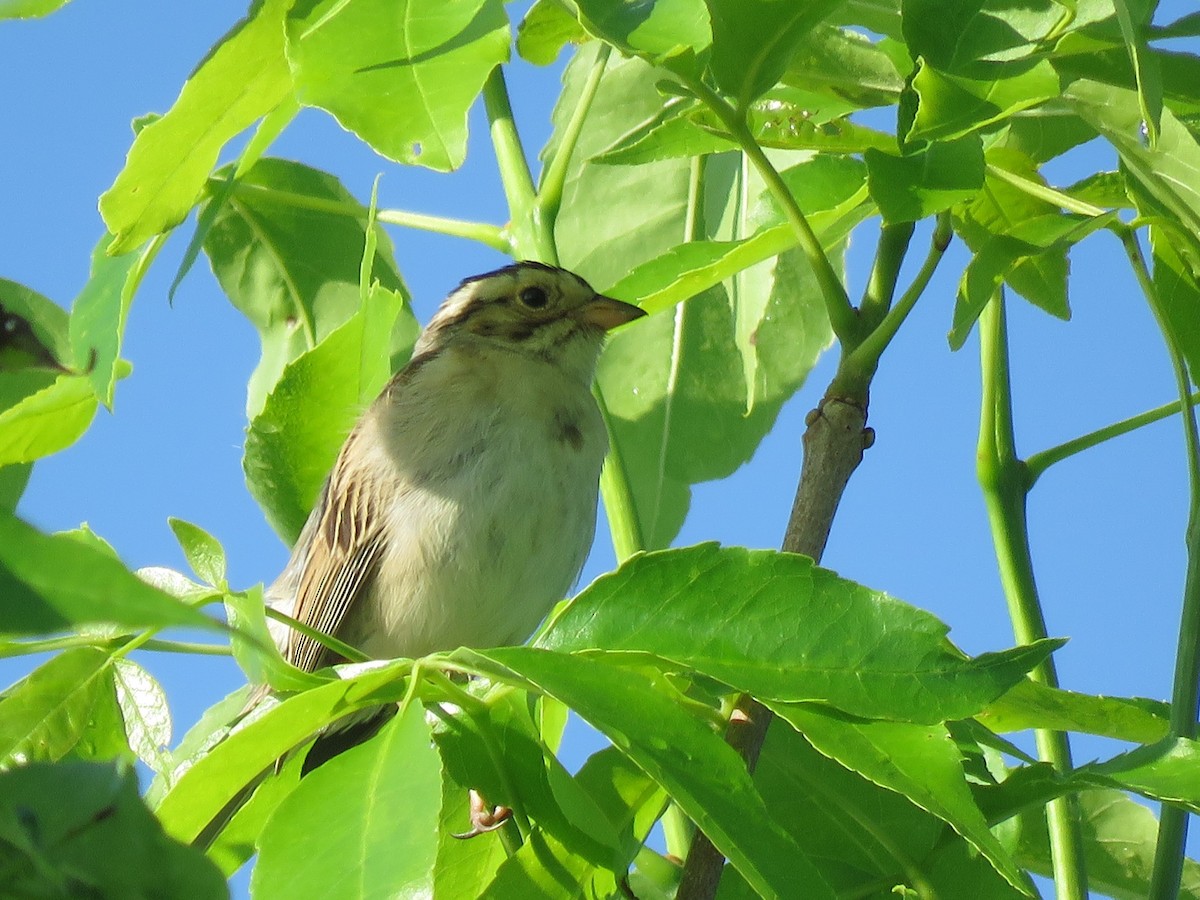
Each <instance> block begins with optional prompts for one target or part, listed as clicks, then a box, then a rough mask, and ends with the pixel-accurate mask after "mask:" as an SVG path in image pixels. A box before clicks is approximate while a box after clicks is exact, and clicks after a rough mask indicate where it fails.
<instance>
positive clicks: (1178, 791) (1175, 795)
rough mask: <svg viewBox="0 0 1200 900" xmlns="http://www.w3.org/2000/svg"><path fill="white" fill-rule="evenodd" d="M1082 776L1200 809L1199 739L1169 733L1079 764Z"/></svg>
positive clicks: (1190, 808)
mask: <svg viewBox="0 0 1200 900" xmlns="http://www.w3.org/2000/svg"><path fill="white" fill-rule="evenodd" d="M1077 772H1078V773H1079V774H1080V775H1081V776H1084V777H1087V778H1092V777H1093V776H1097V775H1098V776H1101V777H1102V778H1103V779H1104V780H1105V781H1108V782H1110V783H1111V784H1112V785H1113V786H1114V787H1121V788H1124V789H1125V790H1129V791H1134V792H1135V793H1138V794H1142V795H1144V796H1146V797H1150V798H1151V799H1153V800H1160V801H1163V802H1165V803H1174V804H1176V805H1178V806H1182V807H1184V808H1185V809H1188V810H1191V811H1192V812H1200V743H1197V742H1196V741H1192V740H1188V739H1187V738H1181V737H1168V738H1164V739H1163V740H1161V741H1159V742H1158V743H1157V744H1151V745H1150V746H1148V747H1138V748H1137V749H1136V750H1130V751H1129V752H1128V753H1122V754H1120V755H1118V756H1114V757H1113V758H1112V759H1110V760H1108V761H1107V762H1103V763H1093V764H1092V765H1088V766H1081V767H1080V768H1079V769H1078V770H1077Z"/></svg>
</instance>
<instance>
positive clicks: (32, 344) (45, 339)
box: [0, 278, 70, 375]
mask: <svg viewBox="0 0 1200 900" xmlns="http://www.w3.org/2000/svg"><path fill="white" fill-rule="evenodd" d="M0 315H3V316H16V317H17V319H18V320H20V324H18V325H17V326H16V329H15V330H9V328H5V330H4V333H3V334H2V335H0V375H2V374H3V373H5V372H12V371H16V370H18V369H22V368H27V367H33V368H48V369H51V370H54V369H58V368H60V367H61V365H62V360H65V359H68V358H69V356H70V354H69V350H70V344H69V342H68V339H67V314H66V313H65V312H63V310H62V308H61V307H59V306H58V304H56V303H54V302H53V301H52V300H48V299H47V298H45V297H43V296H42V295H41V294H39V293H38V292H37V291H35V290H32V289H30V288H27V287H25V285H23V284H18V283H17V282H15V281H9V280H8V279H7V278H0Z"/></svg>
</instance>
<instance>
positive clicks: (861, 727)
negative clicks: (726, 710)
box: [778, 706, 1036, 897]
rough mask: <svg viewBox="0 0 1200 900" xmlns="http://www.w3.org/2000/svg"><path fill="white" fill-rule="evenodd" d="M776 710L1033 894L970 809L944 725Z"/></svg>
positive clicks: (972, 806)
mask: <svg viewBox="0 0 1200 900" xmlns="http://www.w3.org/2000/svg"><path fill="white" fill-rule="evenodd" d="M778 712H779V714H780V715H781V716H783V717H784V718H785V719H787V721H789V722H790V723H791V724H792V725H793V726H794V727H795V728H796V730H797V731H799V732H800V733H801V734H803V735H804V737H805V739H806V740H807V741H809V742H810V743H811V744H812V745H813V746H814V747H815V748H816V749H817V750H819V751H820V752H821V753H823V754H825V755H826V756H828V757H830V758H831V759H835V760H837V761H838V762H839V763H841V764H842V765H843V766H845V767H846V768H848V769H851V770H853V771H855V772H858V773H859V774H860V775H862V776H864V777H865V778H867V779H869V780H870V781H873V782H874V783H875V784H878V785H881V786H883V787H886V788H888V789H890V790H893V791H896V792H898V793H901V794H903V795H904V796H906V797H907V798H908V799H909V800H911V801H912V802H913V803H915V804H916V805H917V806H919V807H921V809H923V810H925V811H926V812H930V813H932V814H933V815H935V816H937V817H938V818H939V819H942V820H943V821H945V822H947V823H949V824H950V826H951V827H952V828H954V830H955V831H957V832H958V833H959V834H960V835H962V836H963V837H964V838H966V840H967V841H969V842H970V843H971V845H972V846H973V847H975V848H976V849H978V850H979V852H981V853H982V854H983V855H984V856H985V857H986V858H987V859H988V861H989V862H990V863H991V864H992V866H994V867H995V869H996V871H997V872H999V873H1000V874H1001V875H1002V876H1004V878H1005V880H1007V881H1008V883H1009V884H1011V885H1012V886H1013V887H1015V888H1017V889H1018V890H1020V891H1022V892H1024V893H1026V894H1028V895H1029V896H1031V897H1032V896H1036V894H1035V892H1034V891H1033V890H1032V889H1031V888H1030V887H1029V885H1028V878H1027V876H1025V874H1024V873H1023V872H1022V871H1021V869H1020V868H1019V867H1018V866H1017V864H1016V863H1015V862H1013V860H1012V857H1011V856H1010V855H1009V854H1008V852H1007V851H1006V850H1005V849H1004V847H1003V846H1002V845H1001V843H1000V842H999V841H998V840H997V839H996V837H995V836H994V835H993V834H992V832H991V831H990V830H989V828H988V823H987V820H986V819H984V817H983V813H982V812H980V810H979V807H978V806H976V805H975V800H974V799H973V798H972V796H971V791H970V789H969V788H968V787H967V782H966V776H965V773H964V772H963V766H962V758H961V756H960V754H959V751H958V748H957V747H956V746H955V744H954V741H953V740H952V739H951V737H950V734H949V732H948V731H947V730H946V728H945V726H943V725H909V724H906V723H897V722H845V721H838V720H836V719H833V718H830V717H829V716H826V715H822V714H821V713H820V712H818V711H815V710H812V709H805V708H803V707H796V706H791V707H787V708H780V709H779V710H778Z"/></svg>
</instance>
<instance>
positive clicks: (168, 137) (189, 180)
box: [100, 0, 292, 255]
mask: <svg viewBox="0 0 1200 900" xmlns="http://www.w3.org/2000/svg"><path fill="white" fill-rule="evenodd" d="M290 5H291V2H290V0H262V2H261V3H258V4H256V5H255V6H254V7H253V8H252V10H251V13H250V15H249V16H248V17H247V18H245V19H243V20H242V21H241V22H240V23H238V25H237V26H235V28H234V29H233V30H232V31H231V32H230V33H229V34H228V35H226V36H225V37H224V38H223V39H222V40H221V41H220V42H219V43H218V44H217V46H216V47H214V48H213V50H211V51H210V52H209V55H208V56H207V57H206V58H205V60H204V62H203V63H202V64H201V66H200V68H199V69H197V70H196V71H195V72H194V73H193V74H192V76H191V78H189V79H188V81H187V83H186V84H184V86H183V90H182V91H180V94H179V98H178V99H177V100H176V101H175V103H174V105H172V107H171V109H170V110H168V111H167V113H166V114H165V115H164V116H163V117H162V118H160V119H158V120H156V121H154V122H152V123H151V124H149V125H147V126H146V127H145V128H143V129H142V130H141V131H140V132H139V133H138V135H137V137H136V138H135V139H134V142H133V146H132V147H131V148H130V150H129V156H128V158H127V159H126V160H125V168H124V169H122V170H121V173H120V174H119V175H118V176H117V179H116V181H115V182H113V185H112V187H110V188H109V189H108V190H107V191H106V192H105V193H104V194H103V195H102V196H101V197H100V214H101V215H102V216H103V217H104V222H105V224H106V225H107V226H108V230H109V231H110V232H112V234H114V235H115V237H114V239H113V242H112V244H111V245H110V246H109V248H108V252H109V253H111V254H114V255H118V254H122V253H126V252H128V251H130V250H132V249H133V248H134V247H137V246H139V245H140V244H141V243H143V242H144V241H145V240H146V239H147V238H150V237H153V236H154V235H156V234H161V233H163V232H165V231H168V230H170V229H171V228H174V227H175V226H176V225H178V224H179V223H180V222H182V221H183V219H184V217H185V216H186V215H187V214H188V211H189V210H190V209H191V208H192V205H193V204H194V203H195V202H196V201H197V200H198V199H199V198H200V193H201V191H202V190H203V189H204V184H205V181H206V180H207V178H208V173H209V171H210V170H211V169H212V167H213V165H214V164H215V163H216V161H217V155H218V154H219V153H220V151H221V148H222V147H223V146H224V145H225V143H226V142H227V141H228V140H229V139H230V138H232V137H233V136H234V135H236V134H237V133H238V132H240V131H242V130H243V129H244V128H246V127H247V126H249V125H250V124H251V123H253V122H254V120H255V119H258V118H260V117H262V116H264V115H266V114H267V113H269V112H270V111H271V110H272V109H274V108H275V107H276V106H278V105H279V104H280V103H281V102H282V101H283V100H284V98H286V97H287V96H288V95H289V94H290V93H291V90H292V76H291V73H290V72H289V71H288V65H287V60H286V59H285V57H284V52H283V49H284V48H283V17H284V13H285V12H286V10H287V8H288V7H289V6H290Z"/></svg>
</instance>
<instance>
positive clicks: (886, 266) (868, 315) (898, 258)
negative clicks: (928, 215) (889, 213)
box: [858, 222, 916, 327]
mask: <svg viewBox="0 0 1200 900" xmlns="http://www.w3.org/2000/svg"><path fill="white" fill-rule="evenodd" d="M915 227H916V226H915V225H914V224H913V223H912V222H898V223H895V224H892V225H884V226H883V228H882V229H881V230H880V232H879V243H878V245H876V247H875V262H874V264H872V266H871V277H870V279H869V280H868V281H867V287H866V290H865V291H863V298H862V301H861V302H860V303H859V305H858V312H859V315H860V316H862V319H863V321H864V322H866V323H867V324H868V325H869V326H872V327H873V326H874V325H876V324H877V323H878V322H880V321H881V320H882V319H883V317H884V316H885V315H886V314H887V311H888V310H889V309H891V308H892V298H893V297H894V296H895V293H896V281H897V280H898V279H899V277H900V267H901V266H903V265H904V257H905V256H906V255H907V254H908V245H909V242H910V241H912V236H913V230H914V228H915Z"/></svg>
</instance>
